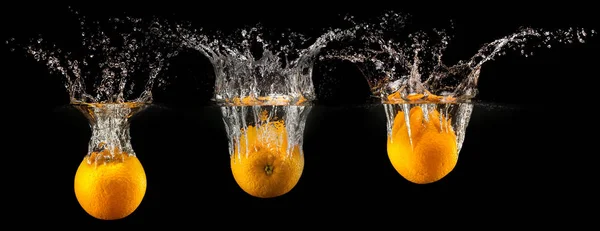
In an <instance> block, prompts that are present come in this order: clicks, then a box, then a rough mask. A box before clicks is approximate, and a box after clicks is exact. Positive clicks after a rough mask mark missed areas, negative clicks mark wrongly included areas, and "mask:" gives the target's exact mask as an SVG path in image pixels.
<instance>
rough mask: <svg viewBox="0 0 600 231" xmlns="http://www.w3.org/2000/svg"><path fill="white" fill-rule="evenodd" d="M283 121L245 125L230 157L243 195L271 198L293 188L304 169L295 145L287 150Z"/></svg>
mask: <svg viewBox="0 0 600 231" xmlns="http://www.w3.org/2000/svg"><path fill="white" fill-rule="evenodd" d="M287 146H288V140H287V132H286V129H285V125H284V123H283V121H272V122H265V123H263V124H260V125H258V126H248V128H247V129H245V130H244V131H242V135H241V136H240V139H239V145H238V146H237V147H236V148H235V149H234V153H233V155H232V156H231V171H232V173H233V177H234V179H235V181H236V182H237V183H238V185H239V186H240V188H242V190H244V191H245V192H246V193H248V194H250V195H252V196H255V197H259V198H272V197H277V196H281V195H283V194H286V193H288V192H289V191H290V190H292V188H294V187H295V186H296V184H297V183H298V181H299V180H300V176H301V175H302V171H303V169H304V156H303V155H302V153H301V150H300V147H299V146H298V145H296V146H293V147H291V150H290V151H289V152H288V150H287Z"/></svg>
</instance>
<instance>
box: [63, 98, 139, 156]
mask: <svg viewBox="0 0 600 231" xmlns="http://www.w3.org/2000/svg"><path fill="white" fill-rule="evenodd" d="M73 106H74V107H75V108H77V109H78V110H79V111H80V112H82V113H83V115H84V116H85V117H86V118H87V119H88V122H89V124H90V128H91V130H92V137H91V138H90V141H89V143H88V154H87V155H86V160H87V163H88V164H94V165H95V166H97V165H98V164H107V163H110V162H112V161H121V162H122V161H124V160H125V159H124V158H125V157H126V156H136V154H135V152H134V150H133V147H132V146H131V136H130V122H131V121H130V118H131V117H132V116H133V115H135V114H136V113H138V112H140V111H142V110H143V109H145V108H146V107H147V106H148V104H145V103H109V104H106V103H82V104H73Z"/></svg>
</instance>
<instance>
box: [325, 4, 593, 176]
mask: <svg viewBox="0 0 600 231" xmlns="http://www.w3.org/2000/svg"><path fill="white" fill-rule="evenodd" d="M347 19H348V21H351V22H354V21H353V18H352V17H349V18H347ZM406 19H407V17H405V16H402V15H400V14H396V13H387V14H385V15H384V17H382V18H381V21H380V23H379V24H372V23H371V24H368V23H360V24H359V23H357V24H356V26H355V28H356V30H357V33H356V38H357V40H359V41H360V43H357V44H358V45H356V46H347V47H345V48H343V49H341V50H332V51H330V52H329V53H326V54H324V55H323V56H321V58H322V59H341V60H346V61H350V62H352V63H355V64H356V65H357V66H358V68H359V70H360V71H361V72H362V73H363V75H364V76H365V77H366V79H367V81H368V83H369V86H370V87H371V91H372V93H373V95H374V96H375V97H378V98H380V99H381V102H382V103H383V104H384V109H385V113H386V117H387V136H388V156H389V158H390V161H391V162H392V164H393V165H394V168H395V169H396V170H397V171H398V172H399V173H400V174H401V175H402V176H403V177H405V178H406V179H407V180H409V181H412V182H415V183H419V184H424V183H431V182H435V181H437V180H439V179H441V178H443V177H444V176H446V175H447V174H448V173H449V172H450V171H452V169H453V168H454V166H455V165H456V161H457V159H458V153H459V152H460V150H461V148H462V144H463V141H464V139H465V132H466V128H467V125H468V122H469V119H470V116H471V114H472V110H473V104H472V103H471V102H470V100H471V99H473V98H474V97H475V96H476V94H477V81H478V78H479V75H480V72H481V68H482V66H483V64H484V63H486V62H488V61H490V60H494V59H495V58H497V57H499V56H501V55H504V54H506V53H507V52H509V51H520V53H521V54H522V55H524V56H529V55H532V52H530V51H529V48H537V47H547V48H551V47H552V46H553V45H556V44H568V43H575V42H579V43H584V42H585V39H586V38H587V37H589V36H592V35H594V34H595V33H596V32H595V31H593V30H589V31H588V30H586V29H576V28H567V29H561V30H554V31H550V30H543V29H533V28H522V29H520V30H518V31H517V32H516V33H514V34H511V35H508V36H505V37H503V38H500V39H497V40H495V41H492V42H490V43H487V44H484V45H483V46H482V47H481V48H480V49H479V50H478V51H477V53H476V54H475V55H473V56H472V57H471V58H470V59H467V60H462V61H459V62H458V63H457V64H455V65H451V66H449V65H446V64H444V62H443V60H442V57H443V52H444V51H445V50H446V48H447V46H448V44H449V42H450V38H451V37H450V36H449V35H448V34H447V33H446V31H445V30H440V29H435V28H434V29H431V30H429V31H425V30H420V31H416V32H407V31H409V30H398V28H406V27H405V26H406ZM391 25H394V26H391ZM392 27H393V30H394V31H390V30H389V29H390V28H392ZM394 36H395V37H394ZM402 36H405V37H402ZM353 45H354V44H353Z"/></svg>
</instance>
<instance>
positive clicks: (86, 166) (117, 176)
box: [75, 151, 147, 220]
mask: <svg viewBox="0 0 600 231" xmlns="http://www.w3.org/2000/svg"><path fill="white" fill-rule="evenodd" d="M103 152H108V151H103ZM106 154H107V153H103V155H106ZM95 155H98V154H97V153H92V155H91V156H90V157H86V158H84V160H83V161H82V162H81V164H80V165H79V168H78V169H77V173H76V174H75V196H76V197H77V201H78V202H79V204H80V205H81V207H82V208H83V209H84V210H85V211H86V212H87V213H88V214H89V215H91V216H92V217H95V218H97V219H101V220H117V219H121V218H125V217H127V216H129V215H130V214H131V213H133V212H134V211H135V210H136V209H137V207H138V206H139V205H140V204H141V202H142V199H143V198H144V195H145V193H146V187H147V182H146V174H145V172H144V168H143V167H142V164H141V163H140V161H139V159H138V158H137V157H135V156H129V155H127V154H125V153H119V154H117V155H115V156H114V157H113V159H112V160H111V161H109V162H103V163H99V162H98V163H93V162H92V163H91V164H90V163H88V158H92V160H93V158H94V157H95Z"/></svg>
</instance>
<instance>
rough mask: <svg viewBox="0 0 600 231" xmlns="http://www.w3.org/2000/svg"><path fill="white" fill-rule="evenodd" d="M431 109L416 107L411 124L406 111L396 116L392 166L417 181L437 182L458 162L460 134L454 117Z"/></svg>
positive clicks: (390, 139) (390, 140)
mask: <svg viewBox="0 0 600 231" xmlns="http://www.w3.org/2000/svg"><path fill="white" fill-rule="evenodd" d="M440 116H441V115H440V113H439V112H438V111H437V110H430V111H429V115H428V119H426V118H425V115H424V113H423V109H422V108H421V107H420V106H414V107H413V108H411V109H410V112H409V124H410V135H409V127H408V126H407V124H406V120H405V115H404V112H403V111H400V112H398V114H397V115H396V117H395V118H394V123H393V127H392V134H391V135H390V136H388V143H387V150H388V157H389V159H390V161H391V162H392V165H393V166H394V168H395V169H396V171H398V173H400V175H402V176H403V177H404V178H405V179H407V180H408V181H411V182H413V183H417V184H428V183H432V182H436V181H438V180H440V179H442V178H443V177H445V176H446V175H448V173H450V172H451V171H452V170H453V169H454V167H455V166H456V163H457V162H458V148H457V143H456V134H455V132H454V130H453V129H452V126H451V120H450V119H449V118H447V117H440Z"/></svg>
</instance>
